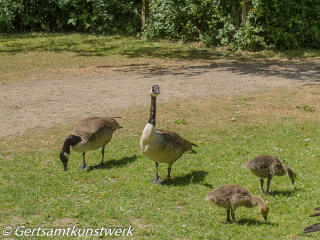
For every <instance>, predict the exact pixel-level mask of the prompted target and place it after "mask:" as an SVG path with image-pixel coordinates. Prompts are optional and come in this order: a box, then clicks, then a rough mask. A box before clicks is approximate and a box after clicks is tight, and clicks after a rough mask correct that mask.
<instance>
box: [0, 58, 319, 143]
mask: <svg viewBox="0 0 320 240" xmlns="http://www.w3.org/2000/svg"><path fill="white" fill-rule="evenodd" d="M153 84H158V85H160V91H161V93H162V94H161V97H159V100H158V102H159V103H161V102H167V101H176V100H182V99H188V98H201V97H205V96H215V95H232V94H237V93H241V92H247V91H255V90H265V89H274V88H289V87H295V86H304V85H314V84H320V60H319V59H317V60H304V61H302V60H301V61H298V60H295V61H289V60H287V61H285V60H273V61H266V60H262V61H257V60H255V61H253V62H248V61H243V62H241V61H239V60H238V61H229V62H228V61H226V60H224V61H211V62H205V61H173V60H170V61H166V60H161V61H150V62H147V61H146V62H143V63H141V64H140V63H139V64H131V65H121V66H119V65H114V66H112V65H110V66H92V67H90V68H79V69H63V70H61V71H59V72H58V73H57V72H55V73H54V74H53V73H48V74H46V75H43V74H42V75H36V74H34V75H33V76H32V78H31V79H29V81H24V82H17V83H7V84H2V85H0V119H1V125H0V139H1V138H3V137H7V136H17V135H23V134H25V132H26V130H28V129H34V128H38V129H41V128H44V129H45V128H48V127H51V126H55V125H60V124H68V123H71V122H75V121H78V120H79V119H81V118H85V117H88V116H112V115H113V114H115V113H116V112H117V111H119V110H121V109H124V108H129V107H132V106H143V105H148V104H149V89H150V88H151V86H152V85H153Z"/></svg>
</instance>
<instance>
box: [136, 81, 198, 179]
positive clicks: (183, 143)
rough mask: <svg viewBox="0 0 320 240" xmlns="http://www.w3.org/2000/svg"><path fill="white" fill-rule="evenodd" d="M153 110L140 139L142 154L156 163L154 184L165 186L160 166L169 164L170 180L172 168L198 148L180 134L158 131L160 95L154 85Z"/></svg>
mask: <svg viewBox="0 0 320 240" xmlns="http://www.w3.org/2000/svg"><path fill="white" fill-rule="evenodd" d="M150 93H151V108H150V118H149V121H148V123H147V125H146V127H145V128H144V130H143V132H142V136H141V139H140V147H141V150H142V153H143V154H144V155H145V156H146V157H147V158H149V159H150V160H152V161H154V162H155V166H156V175H155V178H154V179H153V180H152V182H154V183H159V184H164V182H163V181H162V180H161V179H160V177H159V175H158V164H159V163H167V164H168V175H167V178H166V180H169V179H170V177H171V176H170V173H171V166H172V164H173V163H174V162H175V161H176V160H178V159H179V158H180V157H181V155H182V154H183V153H184V152H186V151H189V150H190V151H191V152H193V153H195V151H194V150H192V149H191V148H192V145H193V146H197V145H196V144H194V143H191V142H189V141H188V140H186V139H184V138H182V137H180V136H179V134H177V133H175V132H172V131H168V130H160V129H156V128H155V125H156V98H157V96H158V94H160V89H159V86H158V85H153V86H152V88H151V91H150Z"/></svg>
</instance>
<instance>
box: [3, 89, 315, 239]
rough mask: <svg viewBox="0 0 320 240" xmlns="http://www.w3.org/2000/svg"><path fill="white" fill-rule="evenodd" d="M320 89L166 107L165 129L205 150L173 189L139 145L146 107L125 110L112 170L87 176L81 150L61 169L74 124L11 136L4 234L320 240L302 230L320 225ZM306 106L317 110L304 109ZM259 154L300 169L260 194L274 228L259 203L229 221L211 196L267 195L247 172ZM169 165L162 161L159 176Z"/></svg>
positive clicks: (111, 152)
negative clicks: (126, 232)
mask: <svg viewBox="0 0 320 240" xmlns="http://www.w3.org/2000/svg"><path fill="white" fill-rule="evenodd" d="M317 92H320V89H319V87H316V86H314V87H304V88H296V89H291V90H273V91H264V92H258V93H247V94H241V95H237V96H232V97H217V98H212V97H208V98H204V99H194V100H187V101H180V102H172V103H165V104H160V105H158V108H157V110H158V115H157V127H159V128H164V129H170V130H174V131H176V132H178V133H179V134H180V135H182V136H183V137H185V138H187V139H189V140H190V141H192V142H195V143H196V144H197V145H198V146H199V147H198V148H197V149H196V151H197V152H198V153H197V154H185V155H184V156H182V157H181V159H179V160H178V161H177V162H176V163H175V164H174V165H173V167H172V176H173V179H172V181H171V182H170V183H169V184H168V185H166V186H160V185H156V184H153V183H151V182H150V180H151V179H152V178H153V177H154V171H155V169H154V163H153V162H152V161H150V160H148V159H147V158H146V157H144V156H143V155H142V154H141V152H140V149H139V139H140V137H141V132H142V130H143V128H144V125H145V124H146V122H147V119H148V116H149V107H148V103H145V104H144V105H147V107H140V108H132V109H128V110H125V111H123V112H119V114H120V115H122V117H123V118H122V119H119V122H121V125H122V126H124V128H123V129H120V130H117V131H116V132H115V134H114V138H113V139H112V140H111V142H110V143H109V144H108V145H107V147H106V155H105V159H106V168H105V169H95V168H93V169H91V170H89V171H82V170H80V169H79V166H80V165H81V161H82V160H81V154H77V153H71V159H70V162H69V170H68V171H67V172H64V171H63V166H62V164H61V162H60V160H59V159H58V155H59V152H60V150H61V147H62V143H63V141H64V139H65V137H66V136H68V135H69V134H70V133H71V131H72V128H73V126H74V125H67V126H56V127H54V128H51V129H49V130H46V131H44V132H38V131H36V130H33V131H30V132H29V133H28V134H27V135H26V136H24V137H17V138H13V139H12V138H7V139H3V140H2V141H0V158H1V165H0V201H1V208H0V212H1V215H0V230H1V229H3V228H4V227H5V226H8V225H11V226H13V227H14V228H15V227H17V226H20V225H25V226H28V227H30V228H37V227H39V226H41V227H65V228H67V227H70V226H71V227H72V226H74V225H75V226H77V227H82V228H84V227H90V228H101V227H126V228H127V227H129V226H130V225H131V226H132V227H133V228H134V229H135V230H134V232H133V233H134V239H150V238H153V239H317V238H319V236H320V235H319V233H312V234H306V235H303V234H302V232H303V229H304V228H305V227H307V226H310V225H312V224H314V223H317V222H319V221H320V219H314V218H309V217H308V215H310V214H312V213H314V210H313V208H314V207H316V206H319V205H320V198H319V195H320V190H319V188H318V183H319V181H320V175H319V171H318V169H319V168H320V161H319V160H320V149H319V146H320V139H319V136H320V128H319V111H320V108H319V106H320V105H319V101H320V95H318V94H314V93H317ZM162 94H165V90H163V92H162ZM159 97H161V96H159ZM239 103H245V104H239ZM303 104H305V105H308V106H314V110H315V112H306V111H301V110H299V109H297V108H296V106H299V105H300V106H301V105H303ZM182 119H183V124H181V123H180V122H181V121H182ZM179 123H180V124H179ZM260 154H270V155H276V156H277V157H278V158H279V159H280V160H281V161H282V162H283V163H284V164H288V165H290V166H291V167H292V168H293V169H294V170H295V171H296V172H297V173H298V176H297V179H296V181H295V185H294V186H292V185H291V182H290V180H289V178H288V177H286V176H284V177H275V178H274V179H273V180H272V184H271V194H270V195H265V194H262V195H261V197H262V198H263V199H264V200H268V205H269V206H270V213H269V217H268V221H267V222H265V221H264V220H263V218H262V217H261V215H260V214H259V212H258V208H257V207H255V208H253V209H247V208H239V209H238V210H237V212H236V218H237V220H239V221H238V222H236V223H231V224H226V223H225V219H226V211H225V210H224V209H221V208H218V207H216V206H212V205H211V204H210V203H208V202H206V201H205V200H204V198H205V196H206V195H207V194H208V193H209V192H210V191H211V190H212V189H213V188H216V187H219V186H221V185H223V184H227V183H235V184H239V185H242V186H245V187H246V188H248V189H249V190H250V191H251V192H252V193H254V194H256V195H260V184H259V179H258V178H257V177H255V176H254V175H252V174H251V173H250V172H249V171H248V170H246V169H243V168H242V167H241V165H242V163H244V162H246V161H249V160H251V159H253V158H254V157H256V156H257V155H260ZM100 157H101V155H100V150H97V151H92V152H88V153H87V164H88V165H89V166H91V167H92V166H95V165H97V164H98V163H99V162H100ZM166 167H167V166H166V165H165V164H160V168H159V172H160V176H162V177H164V176H165V175H166Z"/></svg>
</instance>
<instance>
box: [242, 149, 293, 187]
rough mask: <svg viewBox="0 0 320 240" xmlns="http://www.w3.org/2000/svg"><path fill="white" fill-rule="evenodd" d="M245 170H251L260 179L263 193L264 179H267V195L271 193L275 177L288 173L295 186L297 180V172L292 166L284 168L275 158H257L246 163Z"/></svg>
mask: <svg viewBox="0 0 320 240" xmlns="http://www.w3.org/2000/svg"><path fill="white" fill-rule="evenodd" d="M242 166H243V167H244V168H248V169H250V171H251V172H252V173H253V174H254V175H256V176H258V177H260V185H261V191H262V192H264V190H263V178H267V179H268V180H267V193H269V187H270V182H271V179H272V178H273V176H283V175H285V174H286V173H288V176H289V178H290V180H291V182H292V184H294V179H295V178H296V176H297V174H296V172H295V171H294V170H293V169H292V168H291V167H290V166H282V164H281V162H280V160H279V159H278V158H276V157H275V156H268V155H263V156H259V157H256V158H255V159H253V160H252V161H250V162H246V163H244V164H243V165H242Z"/></svg>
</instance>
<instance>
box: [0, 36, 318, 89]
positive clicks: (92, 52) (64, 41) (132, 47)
mask: <svg viewBox="0 0 320 240" xmlns="http://www.w3.org/2000/svg"><path fill="white" fill-rule="evenodd" d="M319 56H320V51H319V50H308V49H307V50H295V51H284V52H275V51H263V52H257V53H251V52H245V51H237V52H234V51H232V50H231V49H228V48H205V47H204V46H203V45H201V44H192V43H191V44H182V43H173V42H152V41H148V40H145V39H140V38H134V37H123V36H100V35H86V34H52V33H50V34H49V33H47V34H46V33H33V34H12V35H10V34H9V35H8V34H0V83H8V82H9V83H10V82H16V81H26V80H28V79H30V78H31V79H32V76H33V75H34V74H36V75H37V76H39V75H43V76H45V77H46V78H48V76H49V75H50V73H57V72H58V73H59V72H60V71H64V70H68V69H73V70H75V71H77V69H85V68H90V67H92V66H97V65H99V64H101V61H102V60H103V63H104V64H105V65H116V66H122V65H126V64H136V63H139V64H143V63H150V61H151V59H152V61H153V62H155V63H156V64H159V63H157V60H158V61H159V60H162V59H167V60H170V59H178V60H184V61H198V62H199V61H204V62H206V63H207V62H208V61H217V60H226V61H230V60H248V59H250V61H251V60H253V61H254V60H255V59H256V61H261V59H272V60H279V59H281V60H286V59H289V60H291V59H293V60H296V59H314V58H319Z"/></svg>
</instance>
